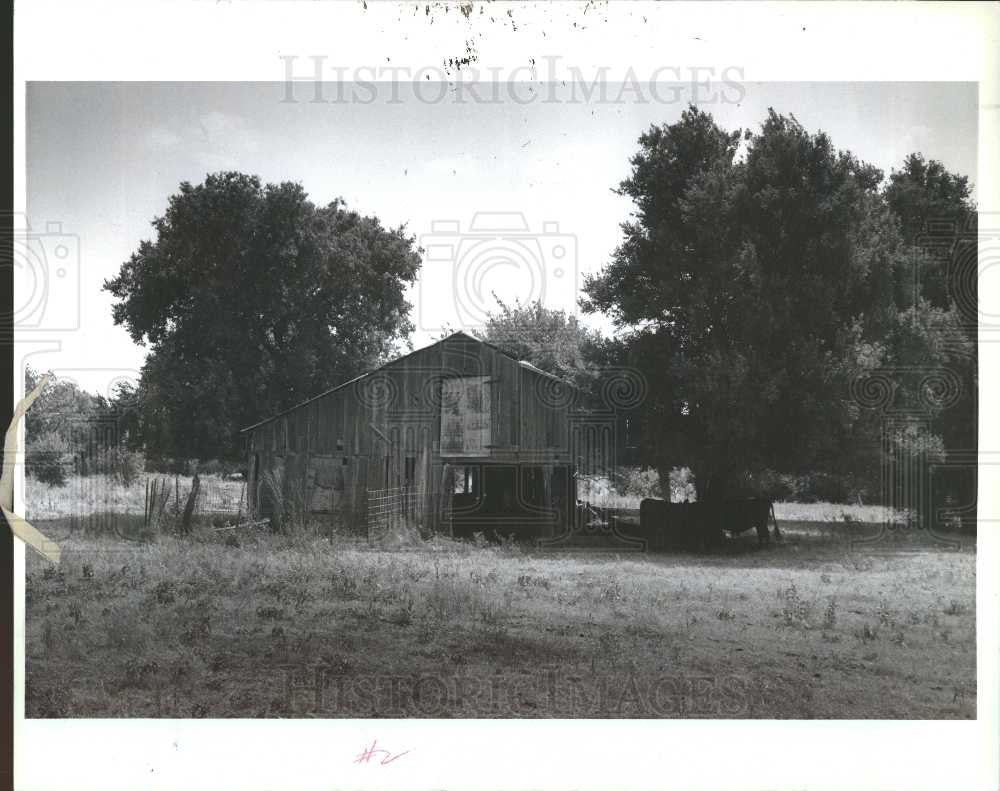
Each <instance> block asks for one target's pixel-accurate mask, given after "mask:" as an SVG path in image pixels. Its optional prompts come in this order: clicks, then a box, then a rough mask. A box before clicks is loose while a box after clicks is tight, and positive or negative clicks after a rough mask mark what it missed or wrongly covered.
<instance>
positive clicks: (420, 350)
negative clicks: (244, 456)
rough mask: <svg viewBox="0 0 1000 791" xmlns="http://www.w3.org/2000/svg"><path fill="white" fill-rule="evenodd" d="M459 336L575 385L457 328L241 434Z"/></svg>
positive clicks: (243, 431)
mask: <svg viewBox="0 0 1000 791" xmlns="http://www.w3.org/2000/svg"><path fill="white" fill-rule="evenodd" d="M459 336H461V337H462V338H467V339H469V340H470V341H475V342H476V343H481V344H482V345H483V346H488V347H490V348H491V349H493V350H495V351H497V352H499V353H500V354H502V355H503V356H504V357H507V358H509V359H511V360H513V361H514V362H516V363H517V364H518V365H520V366H521V367H522V368H524V369H526V370H529V371H532V372H534V373H538V374H541V375H542V376H547V377H549V378H550V379H554V380H556V381H557V382H562V383H563V384H567V385H569V386H570V387H573V384H572V383H571V382H567V381H565V380H564V379H560V378H559V377H558V376H555V375H554V374H550V373H548V372H547V371H543V370H541V369H540V368H536V367H535V366H534V365H532V364H531V363H529V362H527V361H525V360H519V359H517V357H515V356H514V355H513V354H511V353H510V352H507V351H505V350H503V349H501V348H500V347H499V346H497V345H496V344H493V343H490V342H489V341H484V340H483V339H482V338H477V337H475V336H474V335H469V333H467V332H463V331H462V330H457V331H456V332H453V333H451V335H446V336H445V337H444V338H439V339H438V340H436V341H434V342H433V343H430V344H428V345H427V346H421V347H420V348H419V349H414V350H413V351H410V352H407V353H406V354H401V355H400V356H399V357H394V358H393V359H391V360H389V361H387V362H384V363H382V365H380V366H378V367H377V368H372V369H371V370H370V371H365V372H364V373H363V374H358V375H357V376H355V377H354V378H353V379H348V380H347V381H346V382H341V383H340V384H339V385H337V386H336V387H331V388H330V389H328V390H324V391H323V392H322V393H317V394H316V395H314V396H311V397H310V398H307V399H306V400H305V401H302V402H300V403H298V404H294V405H293V406H290V407H288V408H287V409H283V410H281V411H280V412H275V413H274V414H273V415H271V416H270V417H268V418H264V420H260V421H258V422H256V423H254V424H253V425H251V426H247V427H246V428H241V429H240V434H243V433H245V432H247V431H251V430H253V429H255V428H258V427H259V426H263V425H264V424H265V423H270V422H271V421H272V420H275V419H276V418H279V417H281V416H283V415H287V414H288V413H289V412H294V411H295V410H296V409H301V408H302V407H304V406H306V405H307V404H311V403H312V402H313V401H317V400H318V399H320V398H325V397H326V396H328V395H330V394H331V393H335V392H337V391H338V390H343V389H344V388H345V387H348V386H349V385H352V384H355V383H357V382H360V381H361V380H362V379H364V378H365V377H368V376H371V375H372V374H374V373H378V372H379V371H381V370H382V369H383V368H387V367H389V366H390V365H395V364H396V363H398V362H401V361H402V360H405V359H406V358H407V357H412V356H413V355H414V354H417V353H418V352H424V351H427V350H428V349H433V348H434V347H435V346H437V345H438V344H441V343H444V342H445V341H450V340H451V339H452V338H457V337H459Z"/></svg>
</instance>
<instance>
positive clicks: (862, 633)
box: [854, 623, 878, 643]
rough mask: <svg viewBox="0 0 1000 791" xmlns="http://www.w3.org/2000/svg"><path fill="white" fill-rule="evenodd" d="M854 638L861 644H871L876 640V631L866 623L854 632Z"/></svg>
mask: <svg viewBox="0 0 1000 791" xmlns="http://www.w3.org/2000/svg"><path fill="white" fill-rule="evenodd" d="M854 636H855V637H856V638H857V639H858V640H860V641H861V642H862V643H871V642H874V641H876V640H878V629H877V628H876V627H874V626H871V625H870V624H867V623H866V624H864V626H862V627H861V628H860V629H858V630H857V631H855V633H854Z"/></svg>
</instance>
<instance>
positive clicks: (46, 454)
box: [24, 434, 67, 486]
mask: <svg viewBox="0 0 1000 791" xmlns="http://www.w3.org/2000/svg"><path fill="white" fill-rule="evenodd" d="M26 445H27V447H26V448H25V456H24V467H25V473H26V474H27V475H28V477H31V478H34V479H35V480H37V481H41V482H42V483H47V484H49V485H51V486H65V485H66V466H65V464H64V458H65V456H66V451H67V447H66V443H65V441H63V440H62V439H60V438H59V437H58V436H57V435H56V434H43V435H42V436H41V437H38V438H37V439H36V438H29V439H28V442H27V443H26Z"/></svg>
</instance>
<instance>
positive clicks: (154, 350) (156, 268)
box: [104, 172, 420, 458]
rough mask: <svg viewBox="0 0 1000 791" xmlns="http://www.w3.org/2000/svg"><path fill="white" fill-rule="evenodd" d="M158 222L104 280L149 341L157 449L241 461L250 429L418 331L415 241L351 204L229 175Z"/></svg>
mask: <svg viewBox="0 0 1000 791" xmlns="http://www.w3.org/2000/svg"><path fill="white" fill-rule="evenodd" d="M152 224H153V228H154V230H155V239H154V240H146V241H143V242H141V243H140V244H139V247H138V249H137V250H136V252H135V253H133V255H132V256H131V257H130V258H129V260H128V261H126V262H125V263H124V264H123V265H122V267H121V270H120V271H119V273H118V276H117V277H115V278H113V279H111V280H108V281H107V282H106V283H105V285H104V288H105V290H107V291H109V292H110V293H111V294H112V295H113V296H114V297H116V298H117V300H118V302H117V304H116V305H115V306H114V319H115V322H116V323H117V324H120V325H122V326H124V327H125V328H126V329H127V330H128V332H129V334H130V335H131V336H132V338H133V340H135V341H136V342H141V343H146V344H148V345H149V346H150V354H149V356H148V358H147V362H146V365H145V366H144V368H143V374H142V384H141V393H140V395H141V403H142V405H143V406H142V410H143V432H144V436H145V439H146V442H147V444H148V445H149V450H150V451H152V452H153V453H154V454H155V453H159V454H163V455H168V456H187V457H197V458H212V457H230V458H232V457H235V456H238V455H239V454H240V453H241V448H242V446H241V442H240V439H239V434H238V432H239V429H240V428H242V427H244V426H246V425H249V424H251V423H254V422H256V421H257V420H260V419H261V418H264V417H267V416H268V415H270V414H272V413H273V412H275V411H279V410H281V409H284V408H287V407H289V406H292V405H293V404H294V403H296V402H297V401H299V400H301V399H302V398H303V394H307V393H313V392H315V391H317V390H322V389H323V388H326V387H329V386H331V385H333V384H336V383H338V382H340V381H343V380H345V379H348V378H350V377H352V376H354V375H356V374H357V373H359V372H360V371H362V370H364V369H366V368H369V367H371V366H372V365H375V364H377V363H378V362H379V361H381V359H383V358H384V357H385V356H387V355H388V354H389V353H390V352H391V351H392V349H393V348H394V344H395V342H396V341H397V340H398V339H400V338H404V337H405V336H406V335H407V334H408V333H409V332H410V330H411V329H412V325H411V323H410V321H409V304H408V303H407V302H406V300H405V298H404V290H405V288H406V287H407V285H409V284H411V283H413V281H414V279H415V277H416V273H417V270H418V268H419V266H420V256H419V251H418V250H417V249H416V248H415V246H414V240H413V238H412V237H409V236H407V235H406V234H405V228H403V227H400V228H396V229H387V228H384V227H383V226H382V224H381V223H380V222H379V220H378V219H377V218H375V217H366V216H362V215H360V214H358V213H357V212H355V211H350V210H349V209H348V208H347V207H346V206H345V204H344V202H343V201H342V200H339V199H338V200H335V201H333V202H332V203H329V204H327V205H326V206H316V205H315V204H313V203H312V202H311V201H310V200H309V199H308V196H307V195H306V193H305V191H304V190H303V188H302V186H301V185H299V184H296V183H292V182H282V183H280V184H262V183H261V181H260V179H258V178H257V177H256V176H250V175H245V174H242V173H235V172H226V173H217V174H213V175H209V176H208V177H207V178H206V179H205V181H204V183H202V184H199V185H191V184H190V183H187V182H184V183H182V184H181V185H180V189H179V191H178V192H177V194H175V195H173V196H172V197H171V198H170V200H169V203H168V206H167V210H166V211H165V213H164V214H163V215H162V216H161V217H157V218H155V219H154V220H153V223H152Z"/></svg>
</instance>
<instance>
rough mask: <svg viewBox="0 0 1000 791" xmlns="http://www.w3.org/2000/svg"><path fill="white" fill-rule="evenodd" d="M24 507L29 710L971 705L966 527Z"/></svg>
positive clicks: (504, 713)
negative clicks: (674, 533)
mask: <svg viewBox="0 0 1000 791" xmlns="http://www.w3.org/2000/svg"><path fill="white" fill-rule="evenodd" d="M129 518H132V519H135V517H127V516H121V515H119V516H117V517H114V521H115V522H116V523H118V522H121V520H127V519H129ZM139 521H140V522H141V517H139ZM106 524H107V522H105V525H106ZM36 525H37V526H38V527H39V528H40V529H41V530H43V531H44V532H46V533H48V534H49V535H51V536H52V537H53V538H54V539H56V540H58V541H60V542H61V544H62V547H63V558H64V560H63V563H62V564H61V566H60V567H59V568H54V567H51V566H50V565H48V564H47V563H46V562H45V561H44V560H42V559H40V558H38V557H36V556H34V555H32V554H31V553H29V556H28V564H27V580H26V597H27V616H26V635H27V638H26V655H27V656H26V665H27V667H26V674H27V691H26V713H27V716H29V717H694V718H713V717H721V718H742V717H761V718H974V717H975V716H976V697H975V696H976V653H975V647H976V635H975V575H976V569H975V560H976V555H975V546H974V543H970V542H972V539H968V538H966V539H965V540H966V543H965V544H964V545H963V546H961V547H959V548H958V549H956V550H948V549H945V548H942V547H941V546H940V545H938V544H936V543H934V542H932V541H930V540H929V538H928V537H927V536H922V535H919V534H918V535H906V534H902V533H898V534H895V533H894V534H892V535H890V536H887V537H884V538H882V539H881V540H879V541H876V542H874V543H872V544H870V545H864V546H858V545H857V544H853V543H851V540H852V539H858V538H863V537H865V536H869V537H870V536H872V535H874V532H873V531H874V528H873V527H872V526H865V525H860V524H857V523H853V524H850V523H845V522H843V521H840V522H829V523H820V522H788V521H785V522H783V523H782V530H783V533H784V539H783V541H782V542H780V543H777V544H773V545H771V546H770V547H767V548H764V549H760V550H758V549H757V548H756V545H755V540H754V538H753V537H752V536H749V535H748V536H745V537H740V538H737V539H733V540H730V541H729V542H728V544H727V546H726V547H725V549H724V550H722V551H720V552H719V553H717V554H712V555H695V554H672V555H651V554H642V553H625V552H621V553H618V554H615V553H614V552H608V551H603V552H592V551H587V552H584V551H576V552H573V551H562V552H559V553H555V552H541V551H537V550H526V549H524V548H522V547H517V546H513V545H507V546H499V547H498V546H476V545H473V544H469V543H459V542H453V541H448V540H436V541H433V542H429V543H419V544H415V545H411V546H397V547H394V548H371V547H368V546H366V545H364V544H362V543H359V542H357V541H355V540H352V539H349V538H334V539H333V540H326V539H318V538H311V537H289V536H276V535H272V534H269V533H266V532H262V531H260V530H256V531H249V530H241V531H239V535H238V536H237V535H236V531H210V530H207V529H203V530H201V531H199V532H197V533H196V534H195V535H193V536H191V537H188V538H185V539H181V538H177V537H174V536H171V535H162V536H159V537H158V538H157V540H156V541H155V542H152V543H137V542H132V541H127V540H123V539H121V538H119V537H117V535H116V534H115V531H104V533H103V534H98V531H95V530H89V529H88V530H80V529H76V530H72V531H71V530H70V527H71V523H70V521H69V520H65V519H62V520H38V521H37V523H36ZM119 532H122V533H124V534H126V535H127V534H128V531H127V530H125V531H119ZM890 539H892V540H890Z"/></svg>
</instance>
